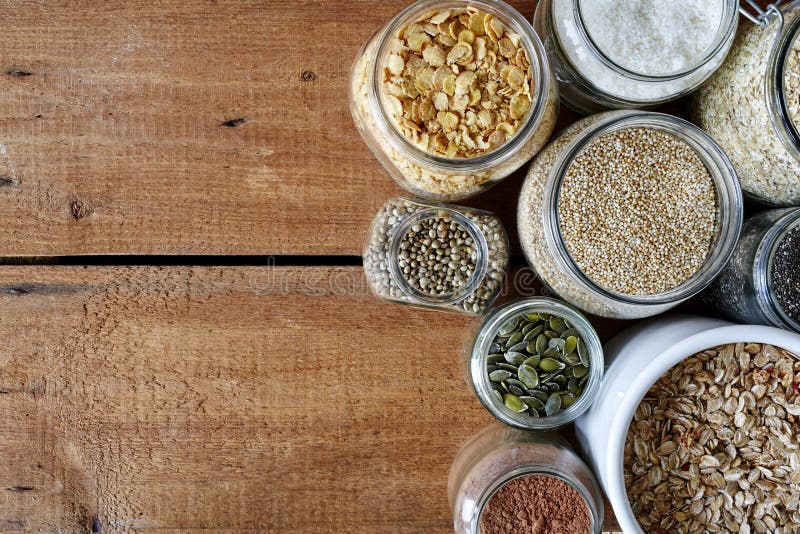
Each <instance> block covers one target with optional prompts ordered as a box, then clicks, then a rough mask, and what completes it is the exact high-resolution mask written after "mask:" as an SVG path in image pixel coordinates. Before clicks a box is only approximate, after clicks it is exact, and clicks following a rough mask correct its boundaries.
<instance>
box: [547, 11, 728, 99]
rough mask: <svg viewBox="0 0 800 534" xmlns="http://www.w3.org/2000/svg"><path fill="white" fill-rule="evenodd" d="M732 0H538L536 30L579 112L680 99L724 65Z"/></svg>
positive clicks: (566, 94) (562, 91)
mask: <svg viewBox="0 0 800 534" xmlns="http://www.w3.org/2000/svg"><path fill="white" fill-rule="evenodd" d="M737 8H738V3H737V1H736V0H670V1H668V2H665V1H663V0H628V1H625V2H619V1H618V0H542V1H540V2H539V3H538V5H537V7H536V14H535V17H534V26H535V28H536V31H537V32H538V33H539V35H540V36H541V38H542V40H543V41H544V43H545V48H546V49H547V55H548V57H549V58H550V61H551V63H552V64H553V68H554V70H555V71H556V76H557V78H558V81H559V90H560V94H561V98H562V101H563V102H564V103H565V104H566V105H567V106H569V107H571V108H573V109H575V110H576V111H578V112H581V113H594V112H597V111H601V110H604V109H631V108H646V107H652V106H656V105H658V104H662V103H664V102H667V101H670V100H674V99H676V98H678V97H680V96H683V95H686V94H688V93H690V92H691V91H693V90H694V89H696V88H697V87H698V86H699V85H700V84H701V83H703V82H704V81H705V80H706V79H707V78H708V77H709V76H710V75H711V74H712V73H713V72H714V71H715V70H716V69H717V68H718V67H719V66H720V64H721V63H722V61H723V59H724V58H725V55H726V54H727V53H728V50H729V49H730V46H731V43H732V42H733V37H734V34H735V33H736V26H737V23H738V19H739V16H738V11H737Z"/></svg>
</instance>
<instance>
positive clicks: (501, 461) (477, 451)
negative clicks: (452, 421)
mask: <svg viewBox="0 0 800 534" xmlns="http://www.w3.org/2000/svg"><path fill="white" fill-rule="evenodd" d="M527 475H547V476H551V477H555V478H557V479H559V480H561V481H563V482H566V483H567V484H569V485H570V486H571V487H572V488H574V489H575V490H576V491H577V493H578V494H579V495H580V496H581V497H583V499H584V501H585V502H586V507H587V508H588V512H589V518H590V523H591V526H590V529H589V530H588V532H589V533H592V534H598V533H600V532H602V529H603V511H604V509H603V494H602V493H601V491H600V487H599V486H598V484H597V480H596V479H595V477H594V475H593V474H592V472H591V470H590V469H589V468H588V467H587V466H586V464H585V463H584V462H583V461H582V460H581V459H580V457H578V455H577V454H575V452H574V451H573V450H572V448H571V447H570V446H569V444H568V443H567V442H566V441H565V440H564V439H563V438H561V437H560V436H558V435H556V434H551V433H544V432H526V431H523V430H517V429H512V428H508V427H506V426H503V425H501V424H499V423H497V424H494V425H491V426H489V427H486V428H484V429H483V430H481V431H480V432H478V433H477V434H476V435H474V436H473V437H472V438H470V440H469V441H468V442H467V443H465V444H464V446H463V447H462V448H461V450H460V451H459V453H458V455H457V456H456V459H455V461H454V462H453V466H452V467H451V468H450V476H449V477H448V481H447V494H448V498H449V502H450V507H451V509H452V511H453V528H454V530H455V532H456V534H478V532H479V525H480V521H481V514H482V513H483V511H484V507H485V506H486V504H487V503H488V502H489V500H490V499H491V497H492V496H493V495H494V494H495V492H497V490H498V489H500V488H501V487H503V486H504V485H505V484H507V483H508V482H510V481H511V480H514V479H515V478H517V477H521V476H527Z"/></svg>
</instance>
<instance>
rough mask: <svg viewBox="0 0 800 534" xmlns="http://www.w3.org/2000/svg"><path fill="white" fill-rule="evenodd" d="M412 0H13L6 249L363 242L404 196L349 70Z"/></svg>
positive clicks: (203, 248)
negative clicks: (359, 114)
mask: <svg viewBox="0 0 800 534" xmlns="http://www.w3.org/2000/svg"><path fill="white" fill-rule="evenodd" d="M407 3H408V2H406V1H404V0H392V1H388V2H377V3H376V2H370V1H366V0H347V1H344V0H331V1H326V2H318V1H313V0H299V1H296V2H291V3H289V4H287V3H286V2H276V1H270V2H259V1H255V0H236V1H226V2H219V1H200V0H188V1H177V0H173V1H164V2H157V3H152V2H145V1H142V0H134V1H130V2H119V3H117V2H95V1H87V0H82V1H66V0H60V1H54V2H44V1H10V0H4V1H1V2H0V9H2V13H3V21H4V31H3V32H2V33H1V34H0V95H1V96H0V128H1V129H0V131H1V132H2V134H0V206H2V210H0V222H2V224H3V232H0V250H1V251H2V254H3V255H10V256H47V255H67V254H358V253H359V252H360V249H361V243H362V238H361V236H363V235H364V233H365V232H366V229H367V226H368V223H369V221H370V219H371V218H372V216H373V215H374V213H375V212H376V211H377V209H378V207H379V206H380V205H381V204H382V203H383V202H384V201H385V200H386V199H387V198H389V197H392V196H396V195H398V194H401V193H402V191H401V190H400V189H399V188H398V187H396V186H395V185H394V182H393V181H392V180H391V179H390V178H389V177H388V175H387V174H386V173H385V172H384V171H383V170H382V168H381V167H380V165H379V164H378V163H377V162H376V160H375V159H374V158H373V157H372V155H371V154H370V152H369V150H368V149H367V147H366V145H365V144H364V143H363V142H362V141H361V139H360V137H359V136H358V134H357V132H356V130H355V127H354V126H353V124H352V120H351V118H350V114H349V111H348V105H347V79H348V76H349V69H350V65H351V63H352V61H353V59H354V58H355V56H356V54H357V52H358V50H359V48H360V47H361V46H362V44H363V43H364V42H365V41H366V40H367V39H368V38H369V36H370V35H371V34H372V33H373V32H374V31H376V30H377V29H378V28H379V27H380V26H381V25H382V24H383V23H384V22H385V21H386V20H387V19H389V18H390V17H391V16H392V15H394V14H395V13H396V12H398V11H399V10H400V9H401V8H402V7H404V6H405V5H406V4H407ZM512 3H513V4H514V5H515V6H516V7H518V8H520V10H521V11H522V13H523V14H524V15H525V16H526V17H532V15H533V11H534V5H535V2H534V1H533V0H526V1H516V2H512ZM518 188H519V176H518V177H517V178H515V179H512V180H511V181H510V182H509V183H508V185H504V186H503V189H501V190H499V191H496V192H494V193H491V194H489V196H487V197H485V198H483V199H481V200H480V201H478V203H479V204H480V205H484V206H489V207H492V208H493V209H495V210H497V211H499V212H502V213H503V214H504V215H505V217H506V221H507V222H508V223H513V218H512V217H511V214H512V212H513V211H514V207H515V206H514V205H515V202H516V201H515V192H516V190H517V189H518ZM354 236H357V237H354Z"/></svg>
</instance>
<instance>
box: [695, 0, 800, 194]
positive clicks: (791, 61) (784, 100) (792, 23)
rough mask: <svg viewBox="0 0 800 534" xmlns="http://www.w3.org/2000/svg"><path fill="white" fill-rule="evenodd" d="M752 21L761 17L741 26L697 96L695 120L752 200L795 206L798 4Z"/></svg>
mask: <svg viewBox="0 0 800 534" xmlns="http://www.w3.org/2000/svg"><path fill="white" fill-rule="evenodd" d="M777 3H778V4H779V3H780V2H777ZM751 18H752V19H753V20H755V21H756V22H755V23H748V25H747V26H745V27H742V28H741V30H740V32H739V35H737V37H736V41H735V42H734V45H733V47H732V48H731V52H730V54H729V55H728V58H727V59H726V60H725V62H724V63H723V65H722V67H720V69H719V70H718V71H717V72H716V73H715V74H714V76H712V77H711V78H710V79H709V80H708V82H707V83H706V84H704V85H703V87H702V88H701V89H700V90H699V91H698V92H697V94H696V95H695V97H694V102H693V113H692V115H693V118H694V119H693V120H694V122H695V123H696V124H698V125H699V126H700V127H701V128H703V130H705V131H706V132H708V133H709V134H710V135H711V136H712V137H714V139H715V140H716V141H717V142H718V143H719V144H720V146H722V148H723V150H725V152H726V153H727V154H728V157H730V159H731V162H732V163H733V166H734V168H735V169H736V172H737V174H738V175H739V179H740V180H741V183H742V190H743V191H744V193H745V195H746V196H747V197H748V198H750V199H752V200H756V201H758V202H761V203H763V204H767V205H771V206H797V205H800V136H799V135H798V128H800V40H799V38H800V2H797V1H795V2H792V3H790V4H788V5H786V6H785V7H783V8H781V9H778V8H777V7H775V5H771V6H770V7H769V9H768V10H766V11H763V12H760V13H759V14H758V16H751Z"/></svg>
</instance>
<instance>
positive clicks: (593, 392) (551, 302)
mask: <svg viewBox="0 0 800 534" xmlns="http://www.w3.org/2000/svg"><path fill="white" fill-rule="evenodd" d="M534 311H536V312H545V313H550V314H553V315H557V316H559V317H561V318H562V319H565V320H567V321H569V323H570V325H571V326H572V327H573V328H575V329H577V330H578V332H579V333H580V335H581V339H583V342H584V343H585V344H586V348H587V349H588V350H589V361H590V367H589V380H588V381H587V382H586V386H585V387H584V390H583V392H582V393H581V395H580V396H578V398H577V399H576V400H575V403H574V404H572V406H570V407H569V408H567V409H566V410H562V411H561V412H559V413H557V414H556V415H553V416H549V417H529V416H527V415H521V414H515V413H512V412H510V411H509V410H507V409H506V407H505V406H504V405H503V404H502V403H500V402H498V401H497V399H496V398H495V397H494V395H492V393H491V385H490V381H489V377H488V375H487V373H486V358H487V357H488V355H489V345H491V343H492V340H493V339H494V336H495V333H496V332H497V330H498V329H499V327H500V326H501V325H502V324H503V323H505V322H507V321H508V320H509V319H510V318H511V317H515V316H518V315H520V314H522V313H524V312H534ZM604 368H605V360H604V358H603V346H602V343H601V342H600V337H599V336H598V335H597V331H596V330H595V329H594V327H593V326H592V324H591V323H590V322H589V320H588V319H587V318H586V317H584V315H583V314H582V313H581V312H579V311H578V310H577V309H576V308H574V307H573V306H571V305H569V304H567V303H566V302H563V301H560V300H557V299H553V298H550V297H529V298H524V299H518V300H514V301H511V302H508V303H506V304H504V305H502V306H499V307H497V308H495V309H494V310H492V311H491V312H490V313H489V314H488V315H487V316H486V317H485V318H484V319H483V321H482V323H481V324H480V326H479V328H478V330H477V333H476V335H475V339H474V340H473V342H472V345H471V347H470V359H469V375H470V381H471V382H472V387H473V389H474V390H475V393H476V394H477V397H478V399H479V400H480V402H481V404H483V406H484V408H486V410H488V411H489V413H491V414H492V415H493V416H494V417H495V418H496V419H497V420H499V421H500V422H502V423H505V424H507V425H509V426H512V427H514V428H521V429H526V430H552V429H555V428H559V427H562V426H564V425H566V424H568V423H571V422H572V421H574V420H575V419H577V418H578V417H579V416H580V415H581V414H583V413H584V412H585V411H586V410H588V409H589V407H590V406H591V405H592V403H593V402H594V400H595V399H596V398H597V395H598V394H599V393H600V383H601V382H602V379H603V372H604Z"/></svg>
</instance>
